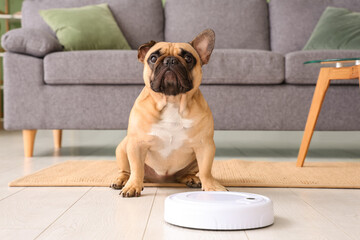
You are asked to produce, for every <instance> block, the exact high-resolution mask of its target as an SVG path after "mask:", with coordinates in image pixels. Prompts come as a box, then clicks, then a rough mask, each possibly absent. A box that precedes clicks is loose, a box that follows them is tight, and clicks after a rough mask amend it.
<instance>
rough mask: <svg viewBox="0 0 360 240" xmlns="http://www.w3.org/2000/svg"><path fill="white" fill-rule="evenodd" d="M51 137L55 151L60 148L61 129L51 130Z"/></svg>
mask: <svg viewBox="0 0 360 240" xmlns="http://www.w3.org/2000/svg"><path fill="white" fill-rule="evenodd" d="M53 135H54V147H55V149H59V148H61V139H62V130H61V129H56V130H53Z"/></svg>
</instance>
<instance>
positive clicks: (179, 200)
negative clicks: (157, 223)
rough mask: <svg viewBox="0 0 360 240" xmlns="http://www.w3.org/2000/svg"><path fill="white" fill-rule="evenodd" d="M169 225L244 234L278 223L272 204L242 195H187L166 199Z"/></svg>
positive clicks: (165, 213)
mask: <svg viewBox="0 0 360 240" xmlns="http://www.w3.org/2000/svg"><path fill="white" fill-rule="evenodd" d="M164 219H165V221H166V222H167V223H170V224H173V225H176V226H181V227H187V228H195V229H206V230H244V229H253V228H262V227H266V226H269V225H271V224H273V223H274V210H273V204H272V201H271V200H270V199H269V198H268V197H265V196H262V195H258V194H252V193H242V192H184V193H177V194H173V195H170V196H168V197H167V198H166V199H165V210H164Z"/></svg>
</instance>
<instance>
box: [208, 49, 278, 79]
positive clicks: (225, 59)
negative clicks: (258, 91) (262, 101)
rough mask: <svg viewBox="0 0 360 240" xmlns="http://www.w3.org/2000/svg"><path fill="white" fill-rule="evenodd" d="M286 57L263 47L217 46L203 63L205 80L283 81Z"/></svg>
mask: <svg viewBox="0 0 360 240" xmlns="http://www.w3.org/2000/svg"><path fill="white" fill-rule="evenodd" d="M284 65H285V64H284V57H283V56H282V55H280V54H277V53H273V52H270V51H263V50H246V49H215V50H214V51H213V53H212V55H211V57H210V61H209V63H208V65H204V67H203V81H202V83H203V84H280V83H282V82H283V81H284V76H285V70H284Z"/></svg>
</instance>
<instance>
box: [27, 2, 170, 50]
mask: <svg viewBox="0 0 360 240" xmlns="http://www.w3.org/2000/svg"><path fill="white" fill-rule="evenodd" d="M104 2H106V3H108V5H109V8H110V10H111V12H112V14H113V15H114V18H115V20H116V22H117V24H118V25H119V27H120V29H121V31H122V32H123V34H124V36H125V38H126V40H127V41H128V43H129V45H130V46H131V48H133V49H137V48H138V47H139V46H140V45H141V44H143V43H145V42H148V41H150V40H155V41H163V40H164V31H163V26H164V11H163V7H162V3H161V0H136V1H134V0H76V1H75V0H61V1H60V0H25V1H24V2H23V6H22V22H21V23H22V27H24V28H40V29H43V30H46V31H50V32H52V30H51V29H50V27H49V26H48V25H47V24H46V23H45V21H44V20H43V19H42V18H41V16H40V15H39V10H41V9H50V8H72V7H82V6H86V5H95V4H101V3H104ZM94 18H96V16H94Z"/></svg>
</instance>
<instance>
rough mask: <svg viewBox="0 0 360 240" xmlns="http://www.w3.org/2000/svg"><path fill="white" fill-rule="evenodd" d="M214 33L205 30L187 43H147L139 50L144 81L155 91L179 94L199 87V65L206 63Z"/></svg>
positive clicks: (213, 42)
mask: <svg viewBox="0 0 360 240" xmlns="http://www.w3.org/2000/svg"><path fill="white" fill-rule="evenodd" d="M214 44H215V33H214V31H213V30H211V29H207V30H205V31H203V32H202V33H200V34H199V35H198V36H197V37H196V38H195V39H194V40H192V41H191V42H190V43H170V42H154V41H151V42H148V43H145V44H143V45H141V46H140V47H139V49H138V59H139V61H140V62H142V63H144V73H143V77H144V82H145V85H146V86H148V87H150V88H151V89H152V90H153V91H154V92H158V93H163V94H165V95H173V96H174V95H178V94H181V93H186V92H188V91H190V90H192V89H196V88H198V87H199V85H200V83H201V79H202V71H201V66H202V65H204V64H207V63H208V61H209V59H210V55H211V53H212V50H213V49H214Z"/></svg>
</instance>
